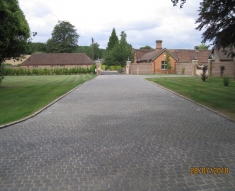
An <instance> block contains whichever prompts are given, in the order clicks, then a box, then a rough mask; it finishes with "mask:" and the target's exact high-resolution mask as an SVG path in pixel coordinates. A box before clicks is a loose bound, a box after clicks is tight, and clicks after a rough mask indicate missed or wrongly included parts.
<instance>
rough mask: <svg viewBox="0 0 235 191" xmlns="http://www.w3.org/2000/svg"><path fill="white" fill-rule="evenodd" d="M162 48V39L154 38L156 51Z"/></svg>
mask: <svg viewBox="0 0 235 191" xmlns="http://www.w3.org/2000/svg"><path fill="white" fill-rule="evenodd" d="M161 49H162V40H156V51H158V50H161Z"/></svg>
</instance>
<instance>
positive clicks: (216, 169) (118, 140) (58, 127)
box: [0, 75, 235, 191]
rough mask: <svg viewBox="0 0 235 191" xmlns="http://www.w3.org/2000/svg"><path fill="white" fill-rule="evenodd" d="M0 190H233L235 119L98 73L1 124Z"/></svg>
mask: <svg viewBox="0 0 235 191" xmlns="http://www.w3.org/2000/svg"><path fill="white" fill-rule="evenodd" d="M190 173H191V174H190ZM0 190H1V191H2V190H24V191H25V190H30V191H36V190H39V191H41V190H59V191H61V190H96V191H98V190H99V191H101V190H102V191H108V190H110V191H119V190H120V191H125V190H127V191H131V190H136V191H139V190H140V191H145V190H161V191H164V190H166V191H171V190H174V191H176V190H180V191H181V190H208V191H212V190H213V191H215V190H235V123H234V122H231V121H229V120H227V119H226V118H223V117H222V116H220V115H217V114H215V113H213V112H211V111H209V110H207V109H205V108H203V107H200V106H198V105H196V104H194V103H192V102H190V101H188V100H185V99H184V98H182V97H179V96H177V95H175V94H173V93H171V92H168V91H166V90H164V89H162V88H160V87H158V86H156V85H154V84H152V83H150V82H147V81H145V80H144V79H142V78H140V77H137V76H127V75H104V76H99V77H97V78H96V79H94V80H92V81H90V82H87V83H85V84H83V85H82V86H80V87H79V88H78V89H76V90H75V91H73V92H72V93H70V94H68V95H67V96H65V97H64V98H62V99H61V100H60V101H58V102H56V103H55V104H53V105H52V106H51V107H49V108H47V109H46V110H44V111H43V112H42V113H40V114H38V115H37V116H35V117H33V118H31V119H29V120H27V121H24V122H21V123H19V124H15V125H12V126H9V127H7V128H4V129H0Z"/></svg>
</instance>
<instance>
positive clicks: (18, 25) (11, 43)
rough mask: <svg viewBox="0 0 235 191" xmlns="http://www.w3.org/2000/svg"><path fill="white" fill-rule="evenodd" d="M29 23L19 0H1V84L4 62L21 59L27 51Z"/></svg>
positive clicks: (0, 81)
mask: <svg viewBox="0 0 235 191" xmlns="http://www.w3.org/2000/svg"><path fill="white" fill-rule="evenodd" d="M29 38H30V29H29V25H28V23H27V21H26V19H25V16H24V13H23V12H22V10H21V9H20V7H19V3H18V1H17V0H1V1H0V84H1V83H2V80H3V62H4V61H5V60H6V59H11V58H14V59H16V60H19V59H20V58H21V57H22V54H24V53H25V52H26V51H27V48H28V40H29Z"/></svg>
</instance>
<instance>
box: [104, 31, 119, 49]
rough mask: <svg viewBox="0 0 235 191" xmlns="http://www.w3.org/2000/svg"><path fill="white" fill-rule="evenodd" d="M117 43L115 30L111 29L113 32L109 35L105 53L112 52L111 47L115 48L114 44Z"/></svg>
mask: <svg viewBox="0 0 235 191" xmlns="http://www.w3.org/2000/svg"><path fill="white" fill-rule="evenodd" d="M117 43H118V37H117V35H116V30H115V28H113V31H112V33H111V36H110V37H109V42H108V47H107V49H106V50H107V51H109V50H112V49H113V47H114V46H115V44H117Z"/></svg>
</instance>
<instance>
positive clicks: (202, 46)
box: [198, 44, 208, 50]
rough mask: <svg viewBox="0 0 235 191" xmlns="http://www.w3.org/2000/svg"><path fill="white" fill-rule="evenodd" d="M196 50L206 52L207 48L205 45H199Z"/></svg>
mask: <svg viewBox="0 0 235 191" xmlns="http://www.w3.org/2000/svg"><path fill="white" fill-rule="evenodd" d="M198 49H199V50H208V46H207V45H205V44H200V45H199V46H198Z"/></svg>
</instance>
